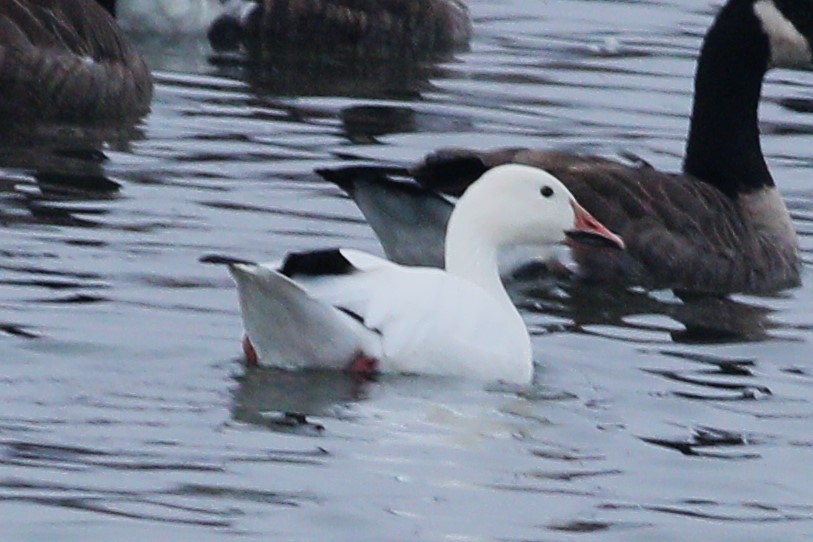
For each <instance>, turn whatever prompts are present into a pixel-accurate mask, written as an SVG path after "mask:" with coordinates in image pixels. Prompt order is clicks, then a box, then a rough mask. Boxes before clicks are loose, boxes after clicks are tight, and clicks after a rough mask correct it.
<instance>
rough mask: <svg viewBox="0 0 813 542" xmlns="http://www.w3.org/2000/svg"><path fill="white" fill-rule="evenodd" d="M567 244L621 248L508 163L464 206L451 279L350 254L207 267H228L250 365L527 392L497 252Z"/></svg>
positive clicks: (452, 238)
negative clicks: (520, 387) (485, 383)
mask: <svg viewBox="0 0 813 542" xmlns="http://www.w3.org/2000/svg"><path fill="white" fill-rule="evenodd" d="M345 174H348V173H347V172H346V171H343V170H333V171H331V172H329V173H327V175H329V176H333V177H341V176H343V175H345ZM568 236H569V237H571V238H577V239H580V240H583V239H584V238H590V239H592V240H594V241H595V242H598V243H600V244H602V245H603V246H605V247H607V248H605V250H614V249H616V248H623V241H622V240H621V239H620V238H619V237H618V236H616V235H615V234H613V233H612V232H610V231H609V230H607V229H606V228H605V227H604V226H602V225H601V224H599V223H598V222H597V221H596V220H595V219H593V218H592V217H591V216H590V215H589V213H587V212H586V211H585V210H584V209H583V208H582V207H581V206H580V205H579V204H578V203H577V202H576V200H575V199H574V198H573V196H572V195H571V194H570V192H568V190H567V189H566V188H565V187H564V186H563V185H562V184H561V183H560V182H559V181H558V180H557V179H556V178H554V177H553V176H551V175H550V174H548V173H546V172H544V171H541V170H539V169H536V168H531V167H528V166H523V165H515V164H510V165H504V166H500V167H495V168H492V169H491V170H489V171H488V172H486V173H485V174H484V175H483V176H482V177H481V178H480V179H479V180H477V181H476V182H475V183H473V184H472V185H471V186H470V187H469V188H468V189H467V190H466V192H465V193H464V194H463V196H462V197H461V198H460V201H459V203H458V205H457V206H456V207H455V209H454V212H453V213H452V216H451V219H450V220H449V225H448V231H447V236H446V239H447V243H446V269H445V271H443V270H440V269H435V268H427V267H405V266H400V265H397V264H395V263H392V262H390V261H388V260H385V259H382V258H379V257H377V256H373V255H371V254H366V253H364V252H360V251H356V250H347V249H338V250H326V251H319V252H310V253H299V254H291V255H289V256H288V257H287V258H286V259H285V261H284V263H283V264H282V265H281V266H278V265H275V264H256V263H251V262H245V261H241V260H235V259H233V258H228V257H222V256H208V257H204V258H203V259H202V261H204V262H207V263H218V264H227V265H228V267H229V271H230V272H231V274H232V277H233V278H234V279H235V282H236V283H237V287H238V291H239V299H240V309H241V312H242V316H243V322H244V327H245V331H246V341H245V343H244V348H245V350H246V355H247V357H248V360H249V361H252V360H253V361H255V362H256V361H259V362H260V363H263V364H269V365H276V366H283V367H291V368H301V367H321V368H331V369H339V370H341V369H349V370H353V371H359V372H370V371H376V372H387V373H392V372H402V373H421V374H447V375H459V376H466V377H470V378H476V379H482V380H502V381H505V382H511V383H518V384H526V383H528V382H529V381H530V380H531V376H532V372H533V360H532V355H531V343H530V338H529V336H528V331H527V329H526V328H525V324H524V323H523V321H522V317H521V316H520V314H519V312H518V311H517V309H516V308H515V307H514V305H513V304H512V302H511V300H510V299H509V297H508V294H507V293H506V291H505V289H504V288H503V285H502V283H501V282H500V278H499V274H498V271H497V250H498V248H499V247H500V246H502V245H504V244H507V243H534V244H538V245H541V246H542V247H543V248H542V250H549V249H550V248H551V247H552V246H553V245H554V244H556V243H560V242H562V241H564V240H565V239H566V237H568Z"/></svg>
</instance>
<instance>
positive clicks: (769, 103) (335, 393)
mask: <svg viewBox="0 0 813 542" xmlns="http://www.w3.org/2000/svg"><path fill="white" fill-rule="evenodd" d="M712 12H713V10H712V9H711V8H709V7H708V6H706V7H703V9H700V10H698V9H696V6H691V5H689V3H688V2H686V1H685V0H675V1H673V2H666V3H663V2H658V3H646V2H644V3H641V2H588V1H582V0H561V1H560V2H558V3H557V5H556V6H555V9H553V7H552V5H551V6H549V5H548V4H547V3H544V4H543V3H534V2H520V1H515V0H511V1H508V2H500V3H489V2H485V1H479V0H478V1H474V2H472V13H473V14H474V17H475V22H476V33H475V40H474V41H473V43H472V49H471V51H470V52H468V53H463V54H459V55H457V56H455V57H448V58H439V59H428V60H422V61H416V62H409V63H406V64H405V63H403V62H398V63H395V62H374V61H369V62H364V63H361V62H348V61H347V59H341V58H335V59H331V58H327V57H326V58H324V59H321V60H322V61H321V62H317V63H314V62H313V61H312V59H311V60H308V61H305V60H303V59H302V58H301V57H300V58H297V55H296V54H294V53H280V54H279V55H274V56H273V57H271V56H269V58H267V59H265V62H263V63H258V62H256V61H252V60H246V59H244V58H236V59H235V58H220V57H214V56H213V54H212V53H211V51H210V50H209V49H208V47H207V46H206V44H205V41H204V42H201V41H195V40H193V39H190V40H185V41H183V42H180V41H178V40H161V39H158V40H151V41H150V42H144V43H142V47H143V50H144V51H145V53H146V54H147V56H148V58H149V59H150V61H151V62H152V65H153V67H154V68H155V69H156V70H157V74H156V75H157V77H156V79H157V82H158V85H157V88H156V99H155V102H154V104H153V112H152V114H151V115H150V116H149V117H148V118H146V119H145V120H144V121H143V122H141V123H140V124H138V125H137V126H135V127H126V128H121V129H118V130H115V131H109V130H107V131H104V130H101V129H90V128H85V129H82V130H77V129H75V128H68V127H48V128H43V129H40V130H35V133H26V134H19V133H14V134H3V138H2V143H0V227H2V229H3V235H2V241H0V307H2V313H0V356H2V359H3V360H4V368H3V372H2V375H0V382H2V384H3V386H2V387H0V390H2V391H1V392H0V393H2V401H3V405H4V408H3V414H2V415H0V499H2V503H3V504H2V506H3V511H4V518H6V521H4V522H3V525H2V526H0V538H2V539H4V540H5V539H8V540H20V539H27V540H30V539H34V540H38V539H43V540H50V539H54V538H55V537H57V538H60V539H65V540H72V539H76V540H80V539H81V540H86V539H88V538H99V539H103V538H114V537H115V538H122V537H123V538H125V539H130V538H132V539H139V540H141V539H151V540H164V539H166V540H177V539H185V538H189V537H192V536H194V537H196V538H202V539H205V540H210V539H211V540H216V539H217V540H220V539H232V538H234V536H243V537H246V536H249V537H253V538H258V539H268V538H274V539H322V538H325V537H329V538H331V539H342V540H344V539H347V540H354V541H355V540H393V539H406V538H415V537H417V538H421V539H429V540H440V539H449V538H460V539H478V540H508V539H510V540H538V539H559V538H561V537H563V536H568V535H575V534H579V535H581V536H591V535H593V533H598V534H596V535H593V536H598V537H601V539H602V540H651V539H652V538H655V537H666V538H667V539H670V540H671V539H675V540H678V539H680V540H684V539H686V540H691V539H695V538H697V532H698V529H703V531H702V532H703V534H704V537H705V538H709V539H721V540H731V539H760V540H776V539H782V540H806V539H808V538H810V537H811V536H813V528H812V527H811V525H813V522H811V519H813V507H812V506H811V505H810V502H813V493H812V492H811V491H812V490H811V489H810V488H809V484H807V482H806V479H805V478H804V476H801V475H800V473H804V472H806V468H807V465H808V463H809V458H810V451H811V448H812V447H813V440H811V438H810V435H809V433H810V431H809V428H810V421H811V416H813V408H811V399H810V398H811V396H812V394H811V386H813V371H811V369H810V355H809V353H810V347H809V343H810V340H811V329H813V322H812V318H811V311H810V308H809V307H810V306H811V299H810V298H811V289H810V286H809V284H808V283H809V282H810V277H809V276H808V275H809V273H807V272H805V276H804V280H805V284H806V285H805V286H804V287H802V288H799V289H796V290H791V291H788V292H781V293H779V294H777V295H776V296H774V297H745V296H734V297H731V298H709V297H688V296H682V297H680V296H677V295H675V294H673V293H671V292H643V291H638V290H625V291H618V290H611V289H603V288H590V287H583V288H577V289H572V288H563V287H562V286H560V285H557V284H555V283H553V282H551V283H550V284H545V283H544V282H540V281H538V280H534V281H532V282H529V283H524V282H521V281H520V282H518V283H517V284H516V285H515V288H514V292H513V294H514V296H515V299H517V300H518V302H519V304H520V306H521V307H522V309H523V314H524V316H525V317H526V320H527V321H528V323H529V326H530V329H531V331H532V334H533V340H534V347H535V352H536V359H537V374H536V383H535V385H534V386H533V387H532V388H530V389H525V390H515V389H514V390H512V389H506V388H503V387H499V386H496V387H489V388H488V389H485V390H484V389H483V388H482V386H480V385H478V384H476V383H470V382H460V381H451V380H443V379H424V378H411V377H394V378H386V379H382V380H380V381H372V382H358V381H356V380H354V379H352V378H349V377H347V376H345V375H341V374H330V373H320V372H313V373H296V374H291V373H286V372H283V371H273V370H256V371H245V370H244V369H243V368H242V367H241V365H240V363H239V361H238V358H237V357H236V356H237V355H238V353H239V338H240V333H241V330H240V321H239V315H238V312H237V306H236V296H235V292H234V287H233V285H232V283H231V281H230V280H229V278H228V276H226V275H225V274H224V273H222V270H218V269H210V268H208V267H205V266H201V265H199V264H198V263H197V259H198V257H199V256H200V255H202V254H206V253H212V252H216V253H227V254H233V255H234V256H239V257H246V258H262V259H273V258H277V257H279V256H281V255H282V254H283V253H285V252H286V251H289V250H292V249H299V250H301V249H309V248H318V247H323V246H329V245H339V244H341V245H347V246H352V247H356V248H361V249H365V250H369V251H373V252H378V251H380V248H379V247H378V245H377V242H376V240H375V237H374V236H373V234H372V232H371V231H370V229H369V227H368V226H367V225H366V224H365V223H364V222H363V220H362V219H361V216H360V214H359V212H358V210H357V209H356V208H355V207H354V205H353V204H352V202H351V201H350V200H348V199H346V198H345V197H343V196H342V195H341V193H340V191H339V190H338V189H337V188H335V187H333V186H330V185H326V184H325V183H323V182H321V181H320V180H319V179H318V178H317V177H316V176H315V175H314V174H313V173H312V171H313V169H314V168H315V167H324V166H330V165H338V164H346V163H351V162H356V161H372V162H375V163H379V164H406V163H409V162H411V161H413V160H415V159H417V158H419V157H420V156H422V155H423V154H425V153H427V152H429V151H431V150H432V149H434V148H436V147H440V146H449V145H454V146H475V147H478V148H488V147H496V146H505V145H516V146H539V147H545V148H563V149H567V150H577V151H584V152H596V153H600V154H604V155H607V156H617V155H618V154H619V153H621V152H626V153H631V155H634V156H639V157H641V159H643V160H645V161H647V162H650V163H652V164H653V165H654V166H656V167H660V168H664V169H677V168H678V167H679V165H680V157H681V155H682V152H683V141H684V139H685V132H686V127H687V114H688V110H689V104H690V98H691V96H690V92H691V77H692V74H693V71H694V68H693V59H694V55H695V51H696V49H697V46H698V44H699V40H700V37H701V36H702V34H703V31H704V29H705V27H706V25H707V24H708V23H709V21H710V17H711V14H712ZM810 82H811V74H810V73H808V72H790V71H782V72H777V73H776V74H774V75H772V76H771V77H770V78H769V80H768V82H767V83H766V85H765V94H766V100H765V103H764V104H763V107H762V126H763V132H764V138H763V147H764V148H765V151H766V154H767V155H768V159H769V162H770V164H771V168H772V171H773V173H774V176H775V178H776V179H777V182H778V184H779V186H780V188H781V189H782V191H783V193H784V194H785V196H786V199H787V201H788V203H789V207H790V208H791V212H792V215H793V219H794V222H795V224H796V226H797V229H798V231H799V233H800V243H801V246H802V250H803V255H804V260H805V262H806V263H805V266H806V267H807V265H808V264H809V263H810V261H811V260H813V257H812V256H811V249H813V244H811V238H812V237H811V234H813V228H811V226H810V225H811V224H812V223H813V197H811V195H813V191H811V190H810V187H809V178H810V171H809V168H810V165H811V164H813V154H811V150H810V149H811V146H810V141H809V139H810V133H811V129H813V128H811V127H812V126H813V118H811V116H810V115H809V107H808V105H809V104H808V102H809V100H810V97H809V96H808V95H807V94H808V90H807V89H808V88H809V85H810ZM495 511H498V513H495ZM128 535H129V537H128Z"/></svg>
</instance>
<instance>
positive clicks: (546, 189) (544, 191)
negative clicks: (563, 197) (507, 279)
mask: <svg viewBox="0 0 813 542" xmlns="http://www.w3.org/2000/svg"><path fill="white" fill-rule="evenodd" d="M539 193H540V194H542V195H543V196H545V197H546V198H549V197H551V196H552V195H553V188H551V187H550V186H547V185H545V186H543V187H542V189H541V190H540V191H539Z"/></svg>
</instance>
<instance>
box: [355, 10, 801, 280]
mask: <svg viewBox="0 0 813 542" xmlns="http://www.w3.org/2000/svg"><path fill="white" fill-rule="evenodd" d="M812 44H813V4H811V2H810V0H729V1H728V3H727V4H726V5H725V6H724V7H723V8H722V10H721V11H720V13H719V15H718V16H717V18H716V20H715V22H714V24H713V25H712V26H711V28H710V29H709V31H708V33H707V34H706V38H705V41H704V45H703V47H702V50H701V53H700V57H699V59H698V64H697V74H696V78H695V95H694V108H693V111H692V116H691V128H690V130H689V137H688V141H687V145H686V156H685V161H684V167H683V170H684V171H683V173H664V172H661V171H658V170H656V169H654V168H653V167H651V166H650V165H648V164H645V163H639V164H634V165H628V164H624V163H621V162H618V161H614V160H610V159H607V158H601V157H597V156H586V155H577V154H570V153H566V152H554V151H541V150H532V149H522V148H513V149H500V150H496V151H491V152H477V151H471V150H463V149H445V150H440V151H438V152H436V153H434V154H431V155H429V156H428V157H427V158H426V159H425V160H424V161H423V162H422V163H421V164H418V165H417V166H416V167H414V168H411V169H410V170H393V169H391V170H389V171H388V172H389V173H399V174H401V175H408V176H411V177H413V178H414V179H415V181H417V182H418V183H419V184H420V185H422V186H423V187H424V188H425V189H426V190H424V191H423V192H421V191H420V190H418V189H416V188H414V187H413V188H408V187H404V186H403V185H393V184H390V185H386V186H384V185H376V183H374V182H372V181H371V179H373V176H370V175H366V178H365V177H364V176H365V174H364V173H363V170H358V171H359V177H358V179H357V182H355V183H345V186H346V187H347V186H350V190H349V192H350V194H351V195H352V197H353V198H354V199H355V200H356V201H357V203H358V204H359V206H360V208H361V209H362V211H363V213H364V214H365V216H366V217H367V219H368V221H369V222H370V224H371V225H373V227H374V228H375V229H376V233H377V234H378V235H379V237H381V239H382V243H383V244H384V248H385V251H386V252H387V254H388V255H394V256H396V259H399V260H400V261H402V262H407V263H411V264H423V265H442V254H443V232H444V231H445V224H446V221H447V220H448V217H449V215H450V214H451V212H452V203H450V202H448V201H446V200H444V199H443V198H441V197H439V195H438V193H446V194H452V195H455V194H460V193H461V192H462V191H463V190H464V189H465V187H466V186H468V185H469V184H470V183H471V182H473V181H474V180H475V179H477V178H478V177H479V176H480V175H482V174H483V172H485V171H487V170H489V169H490V168H493V167H495V166H498V165H500V164H506V163H520V164H527V165H531V166H535V167H539V168H542V169H545V170H547V171H549V172H550V173H551V174H552V175H554V176H555V177H556V178H558V179H559V180H561V181H562V183H564V185H565V186H566V187H567V188H568V189H569V190H570V191H571V192H572V193H573V194H574V196H575V197H576V198H577V199H578V201H579V202H581V203H582V205H584V207H585V208H586V209H587V210H589V211H590V212H591V213H593V214H594V215H595V216H596V218H597V219H598V220H600V221H601V222H602V223H604V224H606V225H607V226H608V227H609V228H610V229H612V230H613V231H615V232H617V233H618V234H619V235H621V237H622V238H623V239H624V242H625V243H626V245H627V250H625V251H623V252H622V251H616V252H608V251H595V250H591V249H590V248H589V247H578V248H577V249H575V250H574V251H573V258H574V259H575V262H576V263H577V270H578V272H577V275H578V277H579V278H580V279H581V280H584V281H588V282H596V283H609V284H619V285H641V286H644V287H646V288H672V289H675V290H681V291H691V292H709V293H728V292H753V293H758V292H767V291H775V290H779V289H783V288H789V287H793V286H797V285H798V284H799V283H800V271H801V260H800V256H799V251H798V242H797V238H796V232H795V230H794V228H793V224H792V222H791V219H790V215H789V213H788V211H787V208H786V207H785V204H784V202H783V200H782V198H781V196H780V194H779V192H778V190H777V189H776V187H775V185H774V180H773V178H772V177H771V174H770V172H769V171H768V167H767V165H766V163H765V159H764V157H763V154H762V149H761V146H760V141H759V127H758V125H757V107H758V103H759V97H760V92H761V88H762V80H763V77H764V75H765V73H766V71H767V70H768V69H770V68H772V67H777V66H797V65H802V64H809V63H810V62H811V60H813V55H812V54H811V49H812V48H813V45H812ZM378 178H381V176H380V175H378ZM351 184H352V186H351ZM433 192H434V193H433ZM377 225H378V226H377Z"/></svg>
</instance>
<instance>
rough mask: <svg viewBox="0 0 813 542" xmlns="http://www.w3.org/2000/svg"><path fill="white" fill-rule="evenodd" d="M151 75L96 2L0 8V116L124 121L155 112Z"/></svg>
mask: <svg viewBox="0 0 813 542" xmlns="http://www.w3.org/2000/svg"><path fill="white" fill-rule="evenodd" d="M151 97H152V77H151V75H150V71H149V69H148V67H147V65H146V63H145V62H144V61H143V59H142V58H141V57H140V56H139V55H138V54H137V52H136V51H135V49H134V48H133V46H132V45H131V44H130V42H129V41H128V40H127V38H126V36H124V34H123V33H122V32H121V30H120V29H119V27H118V26H117V25H116V22H115V20H114V19H113V18H112V17H111V16H110V14H109V13H108V12H107V11H105V10H104V9H103V8H102V7H100V6H99V5H98V4H97V3H96V1H95V0H37V1H34V0H2V1H0V115H2V116H3V117H4V118H6V119H11V120H12V121H54V120H67V121H86V122H95V121H117V120H124V119H131V118H137V117H139V116H141V115H143V114H144V113H146V112H147V111H148V110H149V103H150V99H151Z"/></svg>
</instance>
